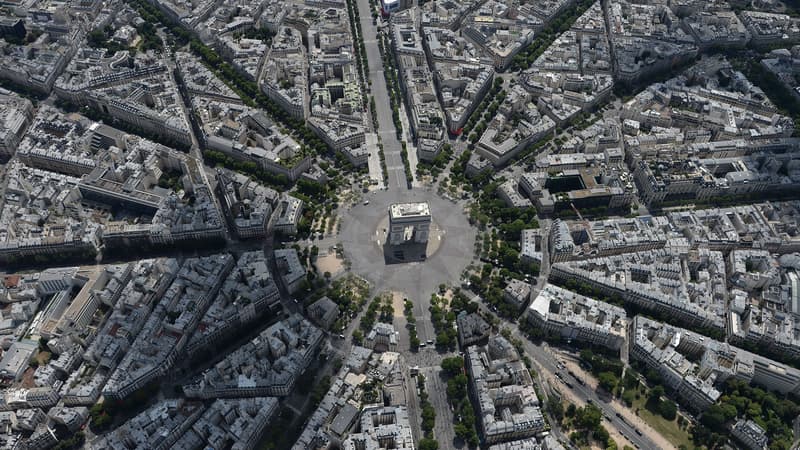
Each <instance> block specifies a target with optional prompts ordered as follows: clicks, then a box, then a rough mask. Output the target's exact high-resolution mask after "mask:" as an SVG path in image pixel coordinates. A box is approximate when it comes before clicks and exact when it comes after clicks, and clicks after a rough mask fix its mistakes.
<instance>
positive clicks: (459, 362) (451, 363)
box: [442, 356, 464, 376]
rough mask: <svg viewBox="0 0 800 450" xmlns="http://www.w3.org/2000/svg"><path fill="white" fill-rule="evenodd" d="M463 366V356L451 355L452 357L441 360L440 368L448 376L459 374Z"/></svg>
mask: <svg viewBox="0 0 800 450" xmlns="http://www.w3.org/2000/svg"><path fill="white" fill-rule="evenodd" d="M463 368H464V358H462V357H460V356H453V357H452V358H445V359H443V360H442V370H444V371H445V373H447V374H448V375H449V376H455V375H458V374H460V373H461V372H462V369H463Z"/></svg>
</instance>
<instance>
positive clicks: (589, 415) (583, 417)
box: [575, 405, 603, 430]
mask: <svg viewBox="0 0 800 450" xmlns="http://www.w3.org/2000/svg"><path fill="white" fill-rule="evenodd" d="M575 419H576V424H577V425H578V426H579V427H581V428H584V429H588V430H594V429H596V428H597V427H598V426H599V425H600V421H601V420H602V419H603V413H602V412H601V411H600V408H598V407H597V406H595V405H586V406H584V407H583V408H581V409H579V410H578V411H577V415H576V417H575Z"/></svg>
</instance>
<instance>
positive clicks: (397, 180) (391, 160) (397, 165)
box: [358, 0, 408, 190]
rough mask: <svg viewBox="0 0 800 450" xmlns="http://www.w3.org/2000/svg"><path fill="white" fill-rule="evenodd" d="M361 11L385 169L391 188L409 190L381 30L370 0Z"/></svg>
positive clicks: (359, 5)
mask: <svg viewBox="0 0 800 450" xmlns="http://www.w3.org/2000/svg"><path fill="white" fill-rule="evenodd" d="M358 14H359V17H360V18H361V32H362V34H363V38H364V47H365V48H366V50H367V61H368V66H369V73H368V74H367V76H368V77H369V79H370V80H371V81H372V85H371V91H372V92H371V95H372V96H373V97H375V113H376V114H377V117H378V130H377V134H378V136H380V139H381V142H382V143H383V154H384V157H385V158H386V170H387V172H388V173H389V182H388V188H389V189H390V190H407V189H408V183H407V182H406V173H405V168H404V166H403V158H402V157H401V155H400V151H401V150H402V147H401V146H400V141H398V140H397V134H396V131H395V128H394V122H393V121H392V104H391V102H390V101H389V90H388V89H387V87H386V79H385V78H384V75H383V58H382V57H381V52H380V48H379V47H378V29H377V27H376V26H375V25H373V24H372V10H371V6H370V2H369V1H368V0H361V1H359V2H358Z"/></svg>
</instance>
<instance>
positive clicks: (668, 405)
mask: <svg viewBox="0 0 800 450" xmlns="http://www.w3.org/2000/svg"><path fill="white" fill-rule="evenodd" d="M677 412H678V408H677V406H675V402H673V401H672V400H667V399H665V400H663V401H661V403H659V405H658V413H659V414H661V417H663V418H665V419H667V420H675V416H676V415H677Z"/></svg>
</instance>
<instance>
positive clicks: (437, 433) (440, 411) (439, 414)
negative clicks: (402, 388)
mask: <svg viewBox="0 0 800 450" xmlns="http://www.w3.org/2000/svg"><path fill="white" fill-rule="evenodd" d="M420 373H422V374H424V375H425V392H426V393H427V394H428V400H429V401H430V402H431V405H433V408H434V409H435V410H436V422H435V423H434V425H433V436H434V438H435V439H436V440H437V441H438V442H439V446H440V447H441V448H457V447H456V446H455V444H454V443H453V440H454V439H455V437H456V434H455V431H453V413H452V412H451V411H450V403H449V402H448V401H447V383H446V382H445V381H444V380H443V378H442V377H441V376H440V373H441V368H440V366H438V365H437V366H434V367H426V368H420Z"/></svg>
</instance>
